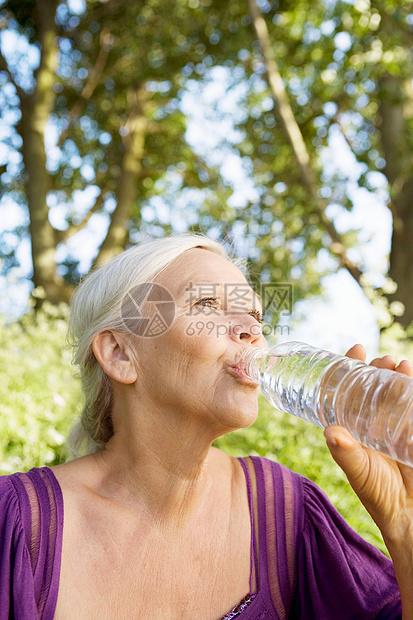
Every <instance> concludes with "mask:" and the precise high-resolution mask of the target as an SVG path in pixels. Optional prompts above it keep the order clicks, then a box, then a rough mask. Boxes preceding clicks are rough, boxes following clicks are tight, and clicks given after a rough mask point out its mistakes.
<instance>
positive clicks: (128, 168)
mask: <svg viewBox="0 0 413 620" xmlns="http://www.w3.org/2000/svg"><path fill="white" fill-rule="evenodd" d="M130 97H131V104H132V109H131V113H130V116H129V119H128V122H127V125H126V127H127V129H128V135H127V136H126V137H125V140H124V144H125V153H124V156H123V160H122V167H121V174H120V177H119V185H118V195H117V205H116V209H115V210H114V212H113V213H112V217H111V221H110V225H109V229H108V232H107V235H106V237H105V239H104V241H103V243H102V245H101V247H100V250H99V254H98V256H97V258H96V260H95V266H98V267H99V266H101V265H104V264H105V263H107V262H108V261H109V260H110V259H111V258H113V257H114V256H116V255H117V254H119V253H120V252H122V251H123V250H124V249H125V247H126V245H127V242H128V239H129V230H128V226H127V224H128V220H129V218H130V214H131V211H132V207H133V204H134V202H135V200H136V197H137V191H138V190H137V181H138V177H139V173H140V171H141V168H142V158H143V155H144V152H145V133H146V126H147V122H148V121H147V117H146V110H145V103H146V102H147V101H148V99H149V97H150V93H148V91H147V90H146V88H145V85H140V86H139V87H138V88H137V89H136V90H134V91H133V92H131V93H130Z"/></svg>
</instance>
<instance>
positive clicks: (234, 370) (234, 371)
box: [227, 358, 258, 387]
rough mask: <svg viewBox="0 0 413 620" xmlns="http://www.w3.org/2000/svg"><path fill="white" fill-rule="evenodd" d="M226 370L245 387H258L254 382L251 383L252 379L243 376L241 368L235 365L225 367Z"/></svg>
mask: <svg viewBox="0 0 413 620" xmlns="http://www.w3.org/2000/svg"><path fill="white" fill-rule="evenodd" d="M238 359H239V358H238ZM227 370H228V372H229V374H230V375H232V376H233V377H235V378H237V379H239V380H240V381H241V382H242V383H245V384H246V385H252V386H254V387H258V383H255V381H252V379H250V378H249V377H248V376H247V375H246V374H245V372H244V371H243V370H242V368H241V366H238V365H237V364H231V365H229V366H228V367H227Z"/></svg>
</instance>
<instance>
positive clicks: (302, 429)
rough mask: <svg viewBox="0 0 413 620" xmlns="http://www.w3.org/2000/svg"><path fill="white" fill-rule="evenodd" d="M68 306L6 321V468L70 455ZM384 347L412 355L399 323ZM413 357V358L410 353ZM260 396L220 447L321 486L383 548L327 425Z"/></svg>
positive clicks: (72, 396)
mask: <svg viewBox="0 0 413 620" xmlns="http://www.w3.org/2000/svg"><path fill="white" fill-rule="evenodd" d="M67 312H68V309H67V306H66V305H65V304H60V306H58V307H56V306H52V305H49V304H45V305H44V306H43V308H42V310H41V311H38V312H37V313H36V314H34V313H29V314H27V315H26V316H25V317H23V318H22V319H20V320H19V321H17V322H13V323H9V324H6V323H3V324H2V325H1V326H0V348H1V351H2V355H1V357H0V394H1V398H0V474H9V473H13V472H15V471H27V470H29V469H30V468H32V467H40V466H44V465H48V466H51V465H56V464H58V463H61V462H64V461H65V460H66V459H67V458H69V453H68V450H67V447H66V445H65V439H66V437H67V434H68V431H69V429H70V427H71V425H72V424H73V423H74V422H75V420H76V419H77V416H78V415H79V414H80V411H81V407H82V400H83V399H82V393H81V390H80V382H79V381H78V379H77V378H76V376H75V375H76V372H75V369H74V367H73V366H72V365H71V352H70V349H69V347H68V345H67V344H66V340H65V338H66V330H67V321H66V318H67ZM382 340H383V342H384V346H385V347H386V350H387V351H389V350H391V351H392V352H393V353H394V355H395V356H397V357H399V358H402V357H405V356H407V355H408V354H409V347H408V346H407V345H406V337H405V333H404V332H403V330H402V328H401V327H400V326H399V325H393V326H392V328H390V330H388V331H386V332H385V333H384V334H383V338H382ZM412 357H413V356H412ZM260 398H261V402H260V413H259V416H258V418H257V420H256V422H255V423H254V424H253V425H252V426H251V427H249V428H247V429H242V430H239V431H236V432H234V433H230V434H228V435H225V436H223V437H220V438H219V439H218V440H217V441H216V442H215V443H214V445H215V446H216V447H218V448H220V449H222V450H224V451H225V452H227V453H228V454H231V455H232V456H247V455H258V456H264V457H267V458H270V459H273V460H275V461H278V462H279V463H281V464H283V465H285V466H287V467H289V468H290V469H292V470H293V471H295V472H297V473H299V474H302V475H304V476H306V477H307V478H310V479H311V480H313V481H314V482H315V483H316V484H318V485H319V486H320V487H321V488H322V489H323V490H324V491H325V492H326V493H327V495H328V497H329V498H330V500H331V501H332V502H333V504H334V505H335V506H336V508H337V509H338V510H339V511H340V512H341V514H342V515H343V517H344V518H345V519H346V521H347V522H348V523H349V524H350V526H351V527H353V528H354V529H355V530H356V531H357V532H358V533H359V534H361V536H363V538H365V539H366V540H368V541H369V542H371V543H372V544H374V545H376V546H377V547H378V548H379V549H381V550H382V551H383V552H384V553H386V554H387V551H386V549H385V547H384V543H383V541H382V538H381V535H380V532H379V530H378V528H377V527H376V525H375V524H374V523H373V521H372V519H371V518H370V516H369V515H368V513H367V512H366V511H365V509H364V507H363V506H362V505H361V503H360V502H359V500H358V498H357V496H356V495H355V494H354V493H353V491H352V489H351V487H350V486H349V484H348V482H347V479H346V477H345V475H344V473H343V472H342V471H341V470H340V469H339V467H338V466H337V465H336V464H335V463H334V461H333V459H332V458H331V456H330V453H329V451H328V448H327V447H326V445H325V441H324V437H323V431H322V429H319V428H317V427H315V426H312V425H310V424H308V423H306V422H303V421H302V420H299V419H297V418H294V417H293V416H290V415H288V414H282V413H280V412H278V411H276V410H275V409H273V408H272V407H271V405H269V404H268V403H267V401H266V400H265V399H264V398H262V397H260Z"/></svg>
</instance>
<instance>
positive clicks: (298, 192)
mask: <svg viewBox="0 0 413 620" xmlns="http://www.w3.org/2000/svg"><path fill="white" fill-rule="evenodd" d="M40 6H41V2H40V0H39V1H38V2H37V1H36V2H34V0H33V2H32V3H27V2H26V3H24V8H22V7H20V6H19V3H15V2H13V1H9V2H7V3H6V4H5V5H4V8H3V28H6V29H8V30H15V31H18V32H19V34H20V36H21V37H22V36H24V37H26V39H27V40H28V41H29V42H30V43H31V44H32V45H37V47H38V49H40V50H41V54H40V64H39V67H38V69H37V73H36V74H35V76H34V78H30V79H32V84H34V85H35V86H34V87H33V86H32V87H31V86H30V79H28V80H26V82H25V83H23V82H21V81H20V82H19V80H20V74H18V73H17V72H16V67H15V65H13V58H12V56H9V57H7V59H6V58H3V60H2V69H3V70H4V71H6V73H5V74H4V75H6V76H7V81H4V82H3V89H2V90H3V91H4V93H6V95H4V94H3V97H4V96H7V97H8V99H9V105H10V106H15V108H16V103H15V102H14V101H15V99H16V95H19V94H22V96H23V99H24V97H26V98H27V97H28V98H29V99H30V100H31V101H32V100H35V97H34V94H35V93H36V92H37V90H39V96H38V100H39V99H41V97H40V90H41V89H40V86H39V85H41V84H42V80H41V79H40V78H41V74H42V73H41V72H42V67H49V69H48V71H49V76H50V75H51V74H52V73H53V70H54V69H53V67H52V66H51V63H52V56H53V55H50V54H49V55H48V54H47V53H46V47H47V46H46V38H43V39H42V38H41V37H42V36H43V35H42V33H43V32H46V30H47V28H46V26H44V25H43V26H41V25H40V22H42V23H43V22H45V21H46V17H47V16H46V15H45V14H44V12H43V11H40V10H39V7H40ZM48 6H49V7H51V6H52V4H51V3H49V5H48ZM53 6H55V8H56V11H55V19H54V22H53V23H54V24H55V25H54V26H53V27H54V28H55V33H56V34H57V42H58V48H59V51H60V61H59V65H58V67H57V69H56V78H55V80H54V81H53V80H52V83H53V89H54V90H53V92H54V93H55V95H54V96H53V97H50V89H49V90H47V89H46V90H45V91H44V93H45V94H44V97H43V100H42V101H43V102H45V101H46V100H47V101H48V104H47V105H48V106H49V108H48V109H49V116H48V118H49V119H52V120H53V126H54V127H55V128H56V132H57V134H58V138H57V154H56V155H55V157H52V156H50V157H49V162H48V163H47V165H46V169H47V170H48V172H47V174H46V175H45V174H43V176H41V173H40V169H42V170H44V169H45V167H44V165H43V164H44V161H43V164H42V165H40V163H41V159H40V157H39V158H35V162H34V163H33V169H35V170H37V171H38V177H39V179H40V178H42V179H43V182H42V183H43V184H41V183H40V180H39V179H38V186H39V188H40V189H39V190H38V191H37V190H36V195H37V196H38V195H39V192H40V191H43V199H42V201H41V205H43V211H42V216H41V217H40V218H39V219H40V220H41V223H42V226H43V228H41V227H39V230H41V231H42V234H41V235H39V239H40V241H38V242H37V243H38V244H39V243H40V242H41V243H43V245H44V247H43V246H42V249H41V251H40V250H36V248H35V246H36V243H34V244H33V253H34V255H33V262H34V263H35V261H36V260H37V259H36V253H37V255H38V256H44V257H45V259H44V261H43V263H42V262H41V261H40V260H37V267H38V271H37V272H36V268H34V281H35V283H36V284H42V285H43V286H44V288H45V290H46V291H47V296H48V297H49V298H50V299H51V300H53V290H52V288H53V287H52V286H51V285H50V286H49V282H51V280H50V278H51V277H52V276H51V270H52V268H51V265H52V260H51V254H52V253H54V251H55V248H56V244H58V243H59V242H60V243H62V242H65V241H67V240H68V238H70V236H71V235H72V234H73V233H75V232H77V231H78V230H79V229H80V228H82V227H83V226H84V225H85V224H87V222H88V221H89V219H90V218H91V217H92V215H93V214H95V213H98V212H101V213H104V214H105V216H106V217H107V219H108V232H107V235H106V237H105V239H104V241H103V242H102V245H101V249H100V254H98V255H97V256H96V257H95V259H96V262H99V261H100V260H103V259H105V260H106V258H108V257H109V256H111V255H113V253H116V252H117V251H119V250H120V249H121V248H123V247H125V245H126V244H127V243H129V242H134V241H136V240H137V239H139V238H140V236H141V235H142V231H143V230H145V226H146V224H145V218H142V216H141V214H142V210H143V209H145V207H146V205H148V204H149V203H150V201H151V200H152V199H153V198H154V197H155V196H158V195H160V194H163V193H164V197H165V200H164V202H166V203H168V201H169V204H172V202H173V197H172V196H174V195H175V196H176V190H178V191H179V190H180V189H182V188H184V187H198V188H203V190H204V193H203V194H202V196H203V197H205V200H204V202H203V204H200V206H199V210H198V207H197V213H196V216H195V218H194V219H193V220H192V226H193V228H195V229H202V230H208V229H209V228H210V227H211V226H214V225H215V224H216V223H219V226H218V231H220V233H219V234H221V235H222V236H223V237H224V238H229V239H231V237H236V235H237V234H238V233H237V231H238V230H240V229H241V228H242V230H243V231H244V233H245V234H246V235H247V237H248V238H249V239H254V240H255V241H254V243H251V244H250V247H249V249H248V251H249V254H250V259H251V263H252V268H253V271H254V273H255V275H256V277H257V279H261V280H264V281H276V282H277V281H281V282H282V281H286V280H288V281H290V282H293V283H294V286H295V297H296V299H300V298H303V297H305V296H307V295H309V294H313V293H315V292H317V291H319V290H320V277H321V275H322V274H323V273H325V272H326V271H327V269H328V268H329V269H331V268H332V269H337V268H340V267H344V268H346V269H347V270H348V271H349V273H351V275H352V276H353V277H354V278H355V279H356V280H357V281H358V282H359V283H360V284H361V285H362V286H363V287H364V288H365V289H366V286H365V278H364V277H363V276H364V272H365V265H363V264H361V263H360V264H355V262H354V260H351V259H350V254H349V248H351V247H352V246H354V244H356V243H357V231H348V232H346V233H345V234H339V233H338V231H337V229H336V226H335V224H334V221H333V220H332V219H331V218H330V217H329V216H328V213H329V211H328V209H327V207H328V206H329V205H331V204H336V205H340V207H341V209H343V210H344V209H347V210H349V211H351V209H352V208H353V203H352V196H351V191H350V187H349V184H348V179H347V178H346V176H345V174H343V173H342V172H341V171H340V170H336V171H335V173H334V175H331V173H329V171H328V170H327V169H326V168H325V167H324V166H323V163H322V157H323V153H325V152H326V150H327V149H328V147H329V144H330V140H331V137H332V136H333V135H340V136H341V137H342V139H343V140H345V142H346V144H347V150H348V151H350V152H351V153H352V155H353V157H354V161H356V162H358V163H359V165H360V166H361V170H362V172H361V173H360V176H359V179H358V181H357V182H358V186H359V187H361V188H364V189H365V190H366V191H369V192H372V193H374V192H378V191H380V192H382V191H383V187H384V183H385V184H386V187H387V190H388V196H389V199H388V207H389V209H390V211H391V214H392V218H393V238H392V247H391V253H390V256H389V270H388V275H389V276H390V277H391V278H392V279H393V280H394V282H395V285H397V287H398V288H397V291H396V292H394V290H393V292H389V290H390V289H389V287H388V286H387V287H386V288H385V292H386V294H387V295H388V299H389V301H390V302H394V301H398V302H402V304H403V306H404V307H405V312H404V315H403V316H401V317H400V318H399V320H400V321H401V322H402V324H403V325H405V326H407V325H409V324H410V322H411V321H412V319H413V301H412V300H411V295H410V290H411V286H412V284H413V282H411V278H412V277H413V276H412V275H411V271H410V270H409V268H408V267H409V264H410V262H411V261H410V258H411V252H413V250H412V249H411V244H410V227H411V226H412V223H411V220H412V218H411V209H412V207H411V201H410V192H411V191H412V189H411V188H412V181H411V176H412V159H411V158H412V156H411V144H410V143H411V141H412V130H413V129H412V109H413V107H412V105H411V102H412V92H413V90H412V88H411V79H410V76H411V74H412V50H411V30H412V23H413V18H412V13H411V8H412V1H411V0H408V1H407V2H401V0H386V1H385V0H382V1H380V2H376V3H374V4H373V3H370V1H369V0H356V1H355V2H354V4H350V3H348V2H342V1H337V2H333V3H328V2H326V1H325V0H316V1H315V2H311V3H310V2H309V1H308V0H297V2H294V3H290V2H286V1H285V0H273V1H269V0H256V1H255V2H254V1H253V0H231V1H229V0H225V1H222V0H191V2H189V3H187V2H183V0H182V2H176V3H173V6H172V5H166V4H165V3H163V4H162V3H161V2H158V0H151V1H150V2H138V3H133V5H131V4H130V3H126V2H123V1H122V0H109V1H108V2H106V3H101V2H97V1H92V0H90V1H88V2H87V4H86V9H87V10H86V11H85V13H83V14H81V15H78V16H76V15H74V14H73V12H71V10H70V5H68V4H66V3H65V2H62V3H60V4H57V5H53ZM51 13H52V12H51ZM36 20H37V21H36ZM42 20H43V21H42ZM48 23H49V24H51V23H52V20H51V19H49V22H48ZM125 24H127V27H125ZM135 24H136V26H135ZM50 28H52V26H50ZM48 40H51V38H50V39H48ZM53 44H54V45H56V43H55V39H53ZM50 45H51V44H50ZM53 58H54V57H53ZM47 59H49V61H48V63H49V64H47V62H46V61H47ZM215 66H225V67H226V70H227V72H228V74H229V79H228V89H229V90H230V89H231V88H236V87H237V85H239V84H242V85H243V86H244V92H245V95H244V96H243V97H241V98H240V101H239V105H238V107H237V109H236V110H233V111H232V117H233V120H234V123H235V125H236V128H237V130H238V136H240V137H239V138H238V139H232V138H227V137H226V136H224V137H223V140H222V144H221V146H220V148H221V150H222V152H224V153H229V152H235V153H237V154H238V155H239V156H240V158H241V161H242V164H243V166H244V170H245V174H246V175H247V176H249V177H250V178H251V179H252V180H253V182H254V185H255V188H256V190H257V194H258V199H256V200H250V201H247V202H246V203H245V204H244V205H243V206H242V207H239V206H238V207H237V206H233V205H232V203H231V200H228V199H229V198H230V197H231V192H232V188H231V183H229V182H226V181H225V180H222V179H221V178H220V177H219V175H218V174H217V172H216V171H214V170H213V169H212V168H213V167H212V166H208V165H207V163H206V162H208V161H209V160H208V158H207V157H200V156H195V155H194V153H193V152H192V151H191V149H190V148H189V146H188V143H186V142H185V140H184V139H183V135H184V132H185V118H184V116H183V114H182V112H181V110H180V107H179V97H180V93H181V92H182V90H183V89H184V88H185V87H186V85H187V84H188V83H197V84H199V85H200V88H202V84H205V83H206V82H207V81H208V79H209V69H210V68H213V67H215ZM13 81H14V82H15V90H14V91H11V90H10V89H7V88H6V87H8V86H10V83H12V82H13ZM30 88H32V89H33V93H32V92H31V90H30ZM36 89H37V90H36ZM23 91H24V92H23ZM46 94H47V95H48V97H49V99H47V96H46ZM51 99H53V110H52V108H51ZM45 105H46V104H45ZM22 111H23V112H24V106H22ZM217 114H218V115H219V114H222V110H220V109H219V106H218V107H217V109H213V110H211V115H217ZM23 116H24V114H23ZM26 118H29V119H30V118H31V117H30V114H28V113H27V112H26ZM42 118H44V115H43V117H42ZM23 124H24V123H23V120H22V122H21V123H20V125H18V127H17V129H19V130H20V128H21V127H22V126H23ZM29 126H30V123H29ZM20 134H21V135H22V134H23V132H22V131H20ZM33 140H34V137H33ZM25 141H26V144H30V140H28V139H26V140H25ZM9 142H10V143H12V142H13V139H12V137H10V139H9ZM33 143H34V142H33ZM11 146H12V147H13V148H14V149H15V150H20V151H21V150H22V152H23V156H24V158H25V165H26V162H27V165H26V168H27V170H28V169H29V168H30V161H29V160H30V157H29V154H27V155H25V150H26V148H27V147H26V146H23V147H22V142H21V140H20V142H18V143H17V142H16V136H14V146H13V144H11ZM32 159H33V157H32ZM43 160H44V156H43ZM35 164H36V166H37V168H35ZM11 167H12V166H11ZM27 170H26V173H27ZM7 175H9V176H8V177H7ZM3 176H4V175H3ZM32 176H33V175H32ZM172 177H173V179H172ZM6 178H9V180H10V185H11V188H13V187H14V191H15V192H19V191H20V193H19V194H18V197H19V198H20V200H21V201H24V200H25V199H26V197H25V196H24V195H23V194H22V193H21V186H20V185H19V184H18V182H17V181H18V179H16V175H14V177H13V175H12V174H11V172H7V173H6ZM177 179H178V181H177ZM47 183H49V186H47ZM174 183H176V184H175V185H174ZM13 184H14V185H13ZM87 186H89V189H93V192H94V194H93V197H94V198H95V202H94V203H93V201H92V200H91V201H90V204H89V208H88V209H83V211H84V212H83V219H82V213H81V209H79V208H78V207H75V206H74V205H72V206H70V204H71V202H70V201H71V200H72V197H74V196H76V194H75V192H76V191H79V190H83V189H84V188H85V187H87ZM33 187H34V186H33ZM42 188H43V189H42ZM44 188H46V190H45V189H44ZM48 188H49V189H48ZM9 189H10V188H9ZM32 191H33V193H34V189H33V188H32ZM45 196H47V198H48V201H49V204H52V207H51V209H50V208H46V207H44V205H45V198H44V197H45ZM29 198H30V195H29V187H28V189H27V199H28V200H29ZM33 201H34V198H33ZM29 202H30V200H29ZM62 202H65V203H66V204H68V205H69V208H68V210H67V212H66V214H65V218H66V224H65V225H66V226H67V228H66V229H65V230H57V228H58V227H57V226H52V225H51V224H50V223H48V220H47V217H46V216H47V215H48V211H50V212H51V213H50V215H52V214H53V211H54V210H56V209H57V207H54V206H53V204H55V205H60V204H61V203H62ZM33 204H34V203H33ZM30 209H31V207H30V208H29V210H30ZM30 212H31V210H30ZM38 213H41V210H40V207H39V211H38ZM33 222H34V223H35V225H37V224H36V223H37V220H36V218H35V217H33ZM152 225H153V226H154V228H153V229H151V230H152V231H153V232H154V233H155V234H162V231H163V230H170V229H171V226H172V225H171V223H170V222H169V223H167V224H165V222H164V221H162V218H161V217H160V218H157V216H156V215H155V216H154V218H153V222H152ZM157 225H159V228H158V227H157ZM31 226H32V227H33V224H31ZM39 226H40V224H39ZM146 230H147V228H146ZM52 237H53V239H52ZM44 240H46V241H44ZM58 247H59V248H61V246H58ZM326 251H327V252H328V253H329V254H330V255H331V256H332V257H333V258H334V263H333V267H331V266H330V267H328V268H324V270H323V268H322V267H321V266H320V260H319V258H320V256H321V255H322V254H323V252H324V253H325V252H326ZM3 253H4V254H5V255H6V254H7V248H3ZM8 253H9V255H10V260H11V259H12V252H11V251H9V252H8ZM42 253H43V254H42ZM46 257H47V259H46ZM61 262H62V263H63V264H61V265H60V267H58V270H57V273H56V269H55V266H54V265H53V269H54V270H55V272H54V276H53V277H54V278H55V280H56V278H57V279H59V277H60V280H59V287H60V288H59V290H58V296H59V298H60V297H62V288H61V282H62V277H61V276H59V272H62V271H64V270H65V273H64V274H63V275H64V278H65V280H66V282H67V281H69V282H71V281H75V280H76V278H77V277H78V275H79V274H78V269H77V262H76V258H75V257H73V256H71V255H70V252H66V255H65V256H64V258H63V259H61ZM42 264H43V265H47V268H48V269H49V271H48V272H46V267H44V270H45V271H44V273H45V277H44V278H43V280H42V279H41V278H40V277H39V276H38V275H36V273H38V272H39V269H40V266H41V265H42ZM330 265H331V263H330ZM366 290H367V289H366ZM392 308H393V310H394V314H397V313H400V304H397V303H393V305H392Z"/></svg>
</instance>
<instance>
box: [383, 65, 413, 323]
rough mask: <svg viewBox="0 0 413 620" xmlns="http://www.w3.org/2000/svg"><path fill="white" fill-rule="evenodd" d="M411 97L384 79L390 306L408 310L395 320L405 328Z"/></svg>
mask: <svg viewBox="0 0 413 620" xmlns="http://www.w3.org/2000/svg"><path fill="white" fill-rule="evenodd" d="M410 95H411V93H410V92H407V91H406V88H405V84H404V83H403V79H402V78H400V77H398V76H397V77H396V76H390V75H385V76H384V77H383V78H382V80H381V82H380V101H381V103H380V118H381V125H380V133H381V142H382V147H383V152H384V156H385V160H386V167H385V169H384V173H385V175H386V177H387V180H388V182H389V191H390V196H391V202H390V205H389V207H390V209H391V212H392V218H393V232H392V240H391V250H390V256H389V262H390V264H389V272H388V275H389V276H390V278H391V279H392V280H394V282H395V283H396V284H397V290H396V292H395V293H394V294H391V295H387V298H388V300H389V302H392V301H400V302H402V304H403V305H404V307H405V312H404V314H403V315H402V316H400V317H399V316H396V317H395V320H396V321H397V322H399V323H400V324H401V325H402V326H403V327H404V328H406V327H408V325H410V323H411V322H412V321H413V269H412V265H413V242H412V241H413V158H412V154H411V153H410V152H406V139H405V136H406V135H408V129H407V127H406V118H407V116H408V114H407V112H406V106H407V108H408V107H409V105H411V96H410Z"/></svg>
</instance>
